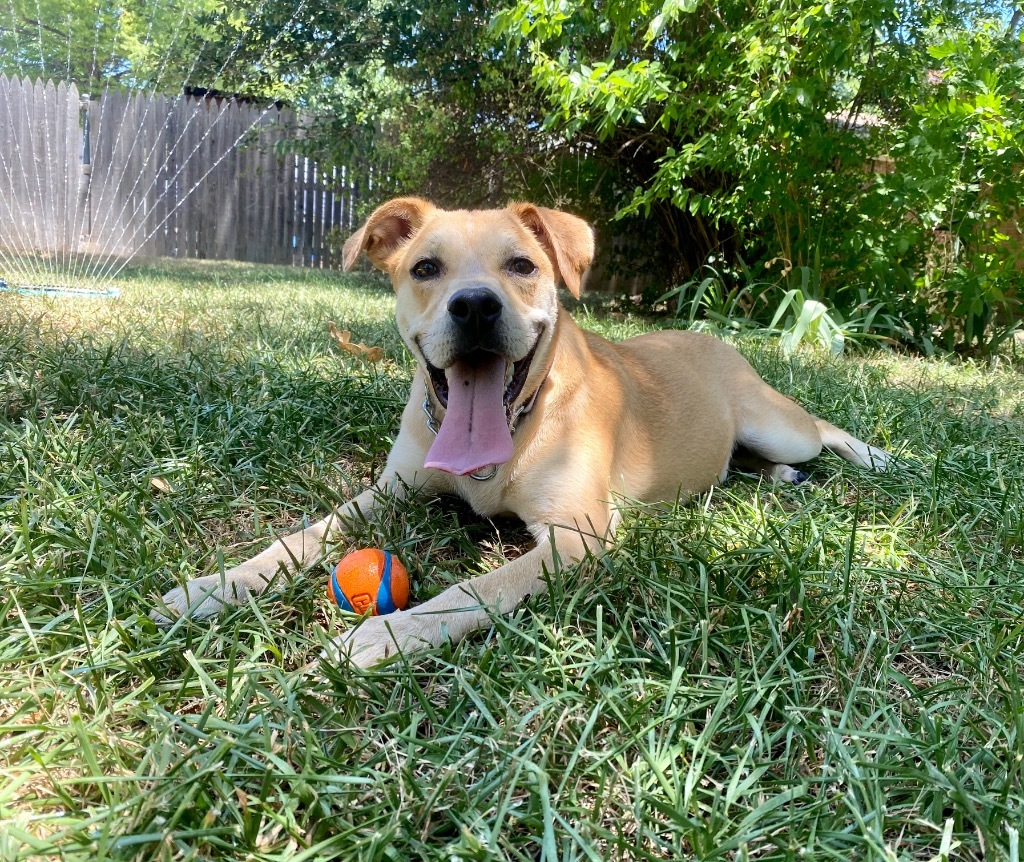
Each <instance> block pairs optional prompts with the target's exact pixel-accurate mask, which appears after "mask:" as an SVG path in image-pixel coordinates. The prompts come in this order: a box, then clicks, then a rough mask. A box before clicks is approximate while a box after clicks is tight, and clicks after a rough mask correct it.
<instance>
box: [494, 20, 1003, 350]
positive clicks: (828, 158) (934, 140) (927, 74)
mask: <svg viewBox="0 0 1024 862" xmlns="http://www.w3.org/2000/svg"><path fill="white" fill-rule="evenodd" d="M987 12H988V10H987V9H986V8H985V7H981V6H977V7H976V6H973V5H970V4H954V3H948V2H918V3H909V4H903V5H899V6H896V5H892V4H882V3H877V2H870V0H868V2H859V3H853V4H846V5H840V4H826V5H819V4H814V3H811V2H805V0H796V2H784V3H782V4H779V3H778V2H775V0H773V2H768V0H755V2H743V3H739V2H726V3H709V2H695V0H665V2H658V3H651V2H646V0H645V2H635V0H600V2H597V3H593V2H590V3H586V2H583V0H559V2H557V3H556V2H554V0H521V2H519V3H517V4H516V5H515V6H514V7H512V8H511V9H509V10H506V11H505V12H503V13H502V14H500V15H499V16H498V19H497V26H498V28H499V30H500V31H501V32H502V33H504V34H505V36H506V38H507V39H508V40H509V43H510V45H512V46H513V47H514V48H516V49H517V50H519V49H521V48H522V47H524V46H525V48H526V49H527V50H528V51H529V55H530V58H531V61H532V63H533V71H534V78H535V81H536V83H537V85H538V86H539V87H540V88H541V90H542V91H543V92H544V93H546V94H547V96H548V100H549V105H550V106H551V109H550V113H549V115H548V117H547V127H548V128H551V129H558V130H559V131H560V132H561V133H562V134H564V135H565V136H566V137H567V138H568V139H569V140H571V141H573V142H575V143H576V144H577V145H580V146H586V147H589V148H590V151H591V152H592V153H593V154H595V156H596V157H598V158H604V159H605V160H606V161H607V163H608V164H610V165H612V166H613V167H614V170H615V172H616V175H617V177H618V179H619V181H620V183H628V184H629V187H630V190H631V195H630V197H629V199H628V202H626V204H625V206H624V207H623V208H622V210H621V213H620V214H621V215H640V216H642V217H644V218H645V219H647V220H648V221H649V222H652V223H653V224H655V225H657V226H658V227H660V231H661V236H662V238H663V247H664V249H665V251H666V254H667V255H668V256H670V257H671V258H672V259H674V260H675V261H676V263H677V265H676V267H675V272H674V274H675V276H676V279H677V281H683V280H685V279H688V278H691V277H692V276H693V275H694V273H696V272H697V271H698V270H700V269H701V268H702V267H704V266H706V265H709V264H710V265H712V266H715V267H716V269H718V270H719V271H722V272H724V273H726V274H727V276H728V277H735V275H736V274H738V273H740V272H742V265H741V262H740V255H741V254H742V255H743V256H744V257H746V258H747V259H748V260H750V261H752V262H753V263H754V264H760V263H762V262H763V261H766V260H768V259H779V258H781V259H782V260H783V261H784V262H785V268H786V270H787V271H788V272H790V273H800V272H803V271H804V270H805V268H807V267H811V268H813V269H814V272H815V279H814V281H815V283H816V285H818V287H819V289H820V292H819V293H818V294H817V295H814V296H808V297H806V298H807V299H810V300H814V301H818V302H822V303H824V304H825V305H826V306H827V307H828V308H832V309H837V310H838V312H840V313H841V314H842V315H843V316H845V317H847V318H849V317H851V316H853V313H854V312H855V310H856V309H857V308H858V307H859V306H862V305H863V304H864V301H865V296H866V295H867V296H877V297H878V298H879V299H881V300H883V301H884V302H885V304H886V306H887V311H888V312H889V313H890V314H896V315H899V316H902V317H903V318H904V327H903V328H904V334H905V336H906V337H907V338H908V339H910V340H911V341H913V342H914V343H916V344H918V345H919V346H921V347H923V348H925V349H931V348H932V347H934V346H935V345H940V346H942V347H956V346H960V347H967V346H973V347H981V348H986V349H987V348H991V347H992V346H994V345H995V344H996V343H997V342H998V339H999V337H1000V334H1001V333H1000V332H999V331H998V327H1000V326H1002V327H1003V330H1004V331H1005V327H1006V325H1008V324H1011V323H1012V322H1013V321H1014V319H1015V318H1016V316H1017V314H1018V312H1019V305H1018V299H1017V298H1016V297H1015V295H1014V294H1013V293H1012V292H1011V291H1010V290H1009V289H1008V288H1007V286H1006V285H1007V283H1008V280H1009V277H1010V275H1011V273H1012V271H1013V268H1014V266H1015V254H1014V253H1011V252H1012V251H1015V250H1016V243H1015V242H1014V241H1011V239H1010V237H1011V236H1013V233H1012V232H1010V231H1007V230H1005V226H1006V225H1007V224H1015V220H1016V210H1015V208H1014V205H1015V201H1016V200H1017V199H1018V198H1019V192H1020V189H1019V185H1018V184H1019V179H1020V167H1021V146H1020V144H1021V138H1020V136H1019V128H1020V127H1019V119H1020V102H1019V99H1018V97H1017V93H1018V92H1019V84H1020V75H1021V61H1020V43H1019V41H1018V40H1017V39H1015V38H1012V37H1010V36H1009V35H1008V33H1007V28H1006V26H1005V24H1002V23H1000V24H998V25H996V24H989V25H985V24H984V23H983V21H982V16H983V15H984V14H987ZM936 82H937V83H936ZM887 154H891V158H893V159H894V160H895V167H896V170H895V171H894V172H892V173H885V174H875V173H873V172H872V170H871V166H872V164H873V163H875V160H876V159H877V157H878V156H880V155H887ZM944 242H945V243H946V247H947V249H948V250H949V253H948V254H945V255H943V254H940V251H941V248H942V247H943V246H942V243H944ZM734 285H735V286H736V287H737V289H738V288H739V287H740V286H741V285H740V283H739V280H738V279H737V280H736V281H735V282H734ZM799 286H800V285H799V284H794V283H791V282H788V281H787V280H786V279H781V280H780V283H779V284H778V295H777V296H776V297H774V299H773V300H770V301H767V302H766V303H765V314H766V316H768V317H770V314H771V311H769V309H774V308H775V307H777V306H778V303H779V301H781V298H782V297H783V296H784V295H785V294H786V291H791V290H793V289H794V288H798V287H799ZM865 292H866V293H865Z"/></svg>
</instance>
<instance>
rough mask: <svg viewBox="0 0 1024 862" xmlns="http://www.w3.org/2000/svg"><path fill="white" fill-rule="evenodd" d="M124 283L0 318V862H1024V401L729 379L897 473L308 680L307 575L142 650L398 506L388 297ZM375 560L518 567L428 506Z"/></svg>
mask: <svg viewBox="0 0 1024 862" xmlns="http://www.w3.org/2000/svg"><path fill="white" fill-rule="evenodd" d="M121 285H122V287H123V288H124V296H123V298H122V299H121V300H119V301H117V302H109V301H108V302H105V301H99V300H53V299H33V298H24V297H14V296H10V295H7V296H0V606H2V610H3V613H2V617H0V620H2V622H0V626H2V629H0V775H2V779H0V859H4V860H16V859H29V858H62V859H89V860H105V859H116V860H120V859H139V860H150V859H168V860H171V859H174V860H185V859H203V860H206V859H254V860H283V859H293V860H300V859H340V860H406V859H437V860H490V859H521V860H527V859H529V860H551V862H554V860H576V859H580V860H592V859H603V860H607V859H686V858H700V859H712V858H724V859H730V860H732V859H797V858H806V859H844V860H845V859H922V860H932V859H938V860H944V859H981V858H989V859H1011V860H1014V862H1016V860H1018V859H1019V858H1020V832H1021V830H1022V827H1024V789H1022V781H1021V776H1022V769H1024V695H1022V691H1021V677H1022V675H1024V622H1022V613H1021V609H1022V607H1024V562H1022V556H1021V554H1022V551H1021V548H1022V540H1024V519H1022V513H1024V502H1022V501H1024V493H1022V480H1024V374H1022V371H1021V367H1020V366H1019V365H1015V364H1013V362H1010V361H1007V362H1003V363H1002V364H1000V365H998V366H995V367H982V366H976V365H969V364H948V363H945V362H941V361H922V360H916V359H906V358H899V357H896V356H893V355H886V354H878V355H869V356H867V357H866V358H860V359H853V360H845V361H836V360H831V359H827V358H824V357H822V356H820V355H818V354H814V353H808V352H800V353H798V354H797V355H796V356H795V357H794V358H791V359H785V358H784V357H782V355H781V354H780V353H779V352H778V351H777V350H776V349H775V348H774V347H773V346H772V345H771V344H766V343H764V342H758V341H744V342H741V343H740V344H739V346H740V348H741V349H742V350H743V351H744V352H745V353H747V355H748V356H749V357H750V358H751V360H752V361H753V362H754V363H755V365H756V366H757V367H758V368H759V370H760V371H761V372H762V373H763V374H764V375H765V376H766V378H767V379H769V380H770V381H771V382H772V383H773V384H775V385H776V386H778V387H779V388H780V389H781V390H782V391H784V392H786V393H787V394H790V395H792V396H794V397H798V398H799V399H800V400H801V401H803V402H804V403H805V404H806V405H807V406H808V407H809V408H810V409H812V410H813V411H815V412H817V413H820V414H821V415H823V416H826V417H827V418H829V419H831V420H832V421H835V422H836V423H837V424H840V425H843V426H845V427H847V428H849V429H850V430H852V431H853V432H854V433H857V434H858V435H860V436H863V437H866V438H869V439H871V440H872V442H876V443H880V444H882V445H885V446H887V447H889V448H891V449H894V450H897V451H900V452H901V453H902V463H903V469H901V470H899V471H897V472H893V473H888V474H882V475H872V474H867V473H865V472H863V471H860V470H857V469H856V468H854V467H852V466H850V465H848V464H846V463H845V462H842V461H840V460H839V459H838V458H835V457H832V456H823V457H822V458H820V459H819V460H818V461H817V462H816V463H815V465H814V472H813V482H812V483H811V484H809V485H807V486H803V487H799V488H790V487H786V488H776V487H772V486H769V485H767V484H763V483H760V482H758V481H756V480H754V479H750V478H742V477H741V478H734V479H733V480H732V481H730V482H729V483H728V484H727V485H726V486H725V487H723V488H718V489H715V490H714V491H712V492H711V493H709V494H707V495H706V496H704V497H702V498H701V499H699V500H696V501H693V502H692V503H690V504H689V505H666V506H662V507H651V508H648V509H645V510H643V511H636V510H634V511H632V512H631V513H630V515H629V516H628V517H627V518H626V520H625V522H624V524H623V527H622V528H621V531H620V533H619V536H618V539H617V541H616V544H615V547H614V548H613V549H612V551H611V552H610V553H609V554H608V555H607V556H605V557H603V558H602V559H599V560H591V561H588V562H587V563H585V564H584V565H582V566H580V567H576V568H573V569H567V570H565V571H561V572H556V573H554V575H553V576H552V578H551V590H550V593H549V594H548V595H546V596H540V597H536V598H534V599H533V600H532V601H531V602H530V603H529V604H528V605H527V606H525V607H523V608H520V609H519V610H517V611H516V612H515V613H513V614H512V615H511V616H510V617H508V618H496V619H495V620H494V621H493V627H492V628H491V630H490V631H489V632H486V633H483V634H481V635H479V636H476V637H473V638H471V639H469V640H468V641H466V642H465V643H463V644H461V645H459V646H458V647H455V648H452V647H446V648H442V649H439V650H436V651H434V652H432V653H428V654H425V655H422V656H417V657H415V658H414V659H411V660H407V661H398V662H396V663H393V664H390V665H387V666H385V667H384V668H382V669H380V670H378V671H375V672H371V673H362V672H358V671H355V670H350V669H346V668H338V667H327V668H325V669H324V675H323V677H320V678H311V677H309V676H307V675H305V674H303V673H302V672H301V671H300V670H299V669H300V668H301V667H302V666H303V665H304V664H305V663H306V662H307V661H308V660H309V659H310V658H312V657H313V656H314V655H316V654H317V652H318V650H319V645H320V643H321V642H322V640H323V639H324V637H326V636H327V635H328V634H329V633H330V632H333V631H335V630H336V629H337V628H338V627H340V626H342V625H345V624H347V620H345V619H344V618H343V617H342V615H341V613H340V612H339V611H337V610H333V609H331V608H329V607H328V603H327V601H326V599H325V585H326V576H325V571H326V570H325V569H322V570H321V569H318V570H315V571H312V572H311V573H310V576H309V577H300V578H296V579H295V580H294V581H293V582H292V583H290V584H289V585H287V586H286V587H285V588H284V589H283V590H282V591H281V592H280V593H277V594H275V595H272V596H266V597H264V599H263V600H262V601H260V602H259V603H258V604H256V605H254V606H252V607H247V608H240V609H235V610H232V611H230V612H228V613H227V614H225V615H224V616H223V617H220V618H218V619H216V620H214V621H212V622H204V623H198V622H196V623H193V622H181V623H179V624H178V625H176V626H175V627H173V628H171V629H169V630H161V629H158V628H156V627H155V626H154V625H153V624H152V623H151V622H150V621H149V620H148V618H147V616H146V614H147V611H148V610H149V608H150V607H151V605H152V602H153V597H154V595H156V594H158V593H161V592H163V591H164V590H166V589H167V588H168V587H169V586H171V585H172V584H173V583H174V582H175V581H179V580H184V579H186V578H188V577H191V576H192V575H193V574H194V573H206V572H211V571H216V570H217V569H218V567H220V566H222V565H225V564H231V563H233V562H235V561H238V560H241V559H243V558H246V557H247V556H249V555H250V554H251V553H252V552H253V551H255V550H257V549H259V548H261V547H262V546H264V545H265V544H266V542H267V541H268V540H269V538H270V537H271V536H272V535H274V533H275V532H276V531H282V530H289V529H291V528H293V527H294V526H295V525H297V524H299V523H301V522H302V520H303V519H304V518H315V517H319V516H320V515H321V514H322V513H323V512H324V511H325V510H326V509H327V508H328V507H329V506H330V505H331V504H332V503H334V502H336V501H337V500H340V499H343V498H345V497H347V496H348V495H349V494H350V493H351V491H352V489H353V488H355V487H360V486H361V485H362V484H363V483H365V482H367V481H369V480H371V479H372V477H373V476H374V474H375V473H376V471H378V470H379V469H380V468H381V466H382V464H383V459H384V455H385V453H386V451H387V448H388V442H389V441H388V438H389V435H390V434H391V433H393V431H394V428H395V425H396V421H397V416H398V410H399V407H400V405H401V403H402V402H403V400H404V387H405V385H406V383H407V381H408V378H409V373H410V366H409V360H408V357H407V356H406V355H405V353H404V352H403V350H402V348H401V344H400V340H399V338H398V334H397V332H396V330H395V328H394V324H393V322H392V320H391V298H390V295H389V293H388V291H387V290H386V289H385V288H384V287H383V286H382V283H381V282H380V281H379V280H378V279H376V278H373V277H371V276H350V277H336V276H331V275H324V274H317V273H312V272H299V271H294V270H286V269H276V268H267V267H251V266H243V265H227V264H205V265H204V264H177V265H171V264H169V263H168V264H159V265H153V266H149V267H142V266H139V267H134V268H132V269H131V270H130V271H128V272H127V273H126V274H125V276H124V278H123V279H122V281H121ZM577 316H578V317H579V318H580V319H581V320H583V321H584V323H585V325H587V326H589V327H591V328H593V329H596V330H599V331H601V332H603V333H605V334H608V335H610V336H613V337H621V336H623V335H627V334H633V333H635V332H638V331H641V330H642V329H644V328H645V327H647V326H648V325H649V324H648V323H645V322H644V321H642V320H640V319H637V318H635V317H632V316H629V315H619V316H615V315H612V314H608V313H602V314H589V313H588V312H587V311H586V309H578V310H577ZM328 320H334V321H336V322H337V323H338V324H339V325H340V326H341V327H342V328H349V329H351V330H352V331H353V336H354V338H355V340H361V341H365V342H366V343H369V344H382V345H383V346H384V347H385V349H386V352H387V356H388V357H389V359H388V360H387V361H386V362H385V363H384V364H382V365H381V366H379V367H366V366H364V365H361V364H360V363H359V362H358V361H356V360H353V359H351V358H350V357H348V356H345V355H342V354H341V353H340V352H338V351H336V350H335V349H334V348H333V347H332V345H331V343H330V339H329V336H328V334H327V330H326V322H327V321H328ZM367 530H368V531H367V533H366V534H365V535H362V536H359V537H357V541H359V542H374V543H385V542H386V543H387V544H388V545H390V546H391V547H393V548H395V549H397V550H398V551H399V552H400V553H401V555H402V556H403V558H404V560H405V561H406V563H407V565H408V566H409V568H410V571H411V574H412V577H413V584H414V594H415V597H416V598H418V599H420V600H422V599H423V598H425V597H428V596H430V595H432V594H434V593H436V592H437V591H439V590H441V589H442V588H444V587H445V586H446V585H448V584H449V583H452V582H454V581H455V580H458V579H460V578H462V577H464V576H465V574H466V573H467V572H478V571H482V570H484V569H486V568H488V567H490V566H493V565H495V564H497V563H499V562H500V561H501V560H502V559H503V558H505V557H507V556H512V555H515V554H518V553H520V552H521V550H522V548H523V547H524V545H525V542H526V536H525V534H524V532H523V530H522V529H521V528H520V527H519V526H518V525H516V524H514V523H504V522H503V523H498V524H496V525H492V524H490V523H487V522H481V521H480V520H478V519H475V518H473V517H472V515H471V513H469V512H468V511H467V510H466V509H465V507H461V506H459V505H457V504H452V503H450V502H437V501H433V502H431V503H430V504H429V505H427V504H422V503H407V504H401V505H398V504H396V505H394V506H392V507H391V509H390V510H389V513H388V517H387V518H385V519H384V521H383V523H382V524H381V525H379V526H378V527H375V528H372V530H371V528H367Z"/></svg>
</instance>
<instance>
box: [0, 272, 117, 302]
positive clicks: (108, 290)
mask: <svg viewBox="0 0 1024 862" xmlns="http://www.w3.org/2000/svg"><path fill="white" fill-rule="evenodd" d="M0 292H4V293H16V294H18V295H20V296H54V297H61V298H68V299H117V298H118V297H120V296H121V290H120V288H117V287H114V286H113V285H111V286H109V287H71V286H69V285H64V284H11V283H10V282H8V281H6V280H4V278H3V277H0Z"/></svg>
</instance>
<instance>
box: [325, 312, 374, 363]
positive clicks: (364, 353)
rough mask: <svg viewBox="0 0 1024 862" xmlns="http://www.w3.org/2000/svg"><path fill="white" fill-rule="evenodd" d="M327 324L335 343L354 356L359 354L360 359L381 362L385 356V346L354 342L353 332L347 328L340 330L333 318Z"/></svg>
mask: <svg viewBox="0 0 1024 862" xmlns="http://www.w3.org/2000/svg"><path fill="white" fill-rule="evenodd" d="M327 326H328V328H329V329H330V331H331V337H332V338H333V339H334V343H335V344H337V345H338V347H340V348H341V349H342V350H344V351H345V352H346V353H351V354H352V355H353V356H358V357H359V358H360V359H365V360H367V361H368V362H380V361H381V360H382V359H383V358H384V348H383V347H367V346H366V345H365V344H358V343H356V342H353V341H352V340H351V339H352V333H351V332H349V331H348V330H347V329H341V330H339V329H338V327H337V326H336V325H335V323H334V321H333V320H331V321H329V322H328V324H327Z"/></svg>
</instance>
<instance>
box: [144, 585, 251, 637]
mask: <svg viewBox="0 0 1024 862" xmlns="http://www.w3.org/2000/svg"><path fill="white" fill-rule="evenodd" d="M248 594H249V591H248V589H247V588H246V587H245V585H244V584H240V583H237V582H235V581H232V580H230V579H228V578H225V577H224V576H223V575H207V576H206V577H203V578H195V579H194V580H191V581H189V582H188V583H187V584H185V586H184V587H175V588H174V589H173V590H171V591H170V592H168V593H166V594H165V595H164V597H163V598H162V599H161V600H160V603H159V605H158V607H156V608H154V609H153V610H151V611H150V612H149V618H150V619H151V620H153V622H155V623H157V624H158V625H163V626H166V625H170V624H171V623H173V622H174V621H175V620H176V619H178V618H179V617H183V616H188V617H192V618H193V619H203V618H204V617H210V616H213V615H214V614H217V613H220V611H221V610H223V608H224V606H225V605H238V604H241V603H242V602H244V601H245V600H246V599H247V598H248Z"/></svg>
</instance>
